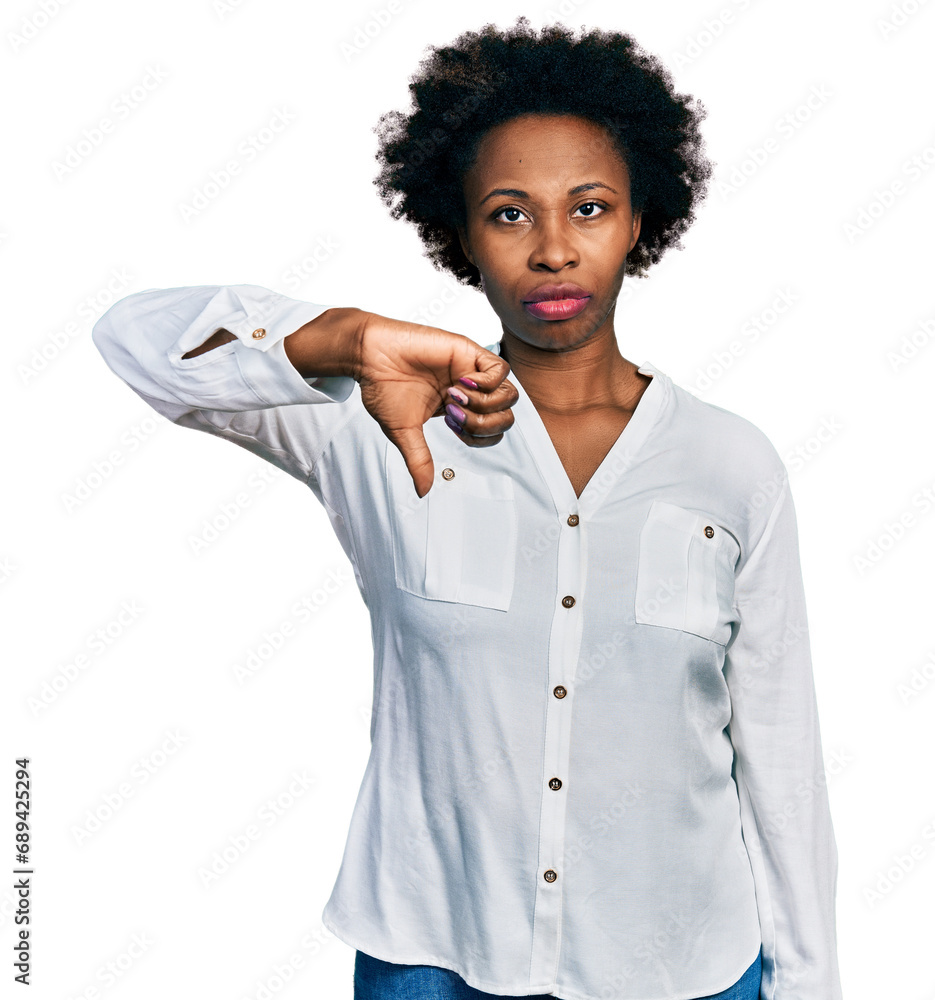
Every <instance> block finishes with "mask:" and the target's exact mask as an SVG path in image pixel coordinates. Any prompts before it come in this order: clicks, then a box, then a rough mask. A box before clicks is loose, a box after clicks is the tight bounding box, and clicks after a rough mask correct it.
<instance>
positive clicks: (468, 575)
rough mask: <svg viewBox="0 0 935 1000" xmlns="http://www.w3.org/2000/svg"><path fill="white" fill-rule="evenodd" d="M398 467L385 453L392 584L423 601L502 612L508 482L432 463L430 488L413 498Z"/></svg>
mask: <svg viewBox="0 0 935 1000" xmlns="http://www.w3.org/2000/svg"><path fill="white" fill-rule="evenodd" d="M388 448H394V446H393V445H392V444H388ZM397 457H398V456H397ZM399 465H400V463H399V462H397V461H396V457H393V456H391V455H390V452H389V451H387V468H386V477H387V487H388V490H389V499H390V504H391V516H392V519H393V558H394V562H395V569H396V584H397V586H398V587H400V588H401V589H402V590H406V591H408V592H410V593H413V594H417V595H418V596H420V597H427V598H429V599H431V600H437V601H452V602H456V603H460V604H475V605H478V606H480V607H487V608H496V609H498V610H500V611H506V610H508V609H509V606H510V600H511V598H512V596H513V584H514V579H515V573H516V548H517V521H516V509H515V507H514V504H513V480H512V479H511V478H510V477H509V476H508V475H505V474H503V473H489V474H488V473H481V472H477V471H474V470H473V469H470V468H468V467H467V466H465V465H461V464H457V465H454V464H449V465H441V464H440V463H439V462H437V461H436V476H435V481H434V482H433V484H432V488H431V489H430V490H429V492H428V493H427V494H426V495H425V496H424V497H422V498H421V499H419V498H418V497H417V496H416V494H415V491H414V490H413V488H412V481H411V477H410V476H409V473H408V471H407V470H406V469H405V463H402V472H400V471H399V468H397V466H399ZM401 491H406V496H405V499H404V498H403V496H402V492H401Z"/></svg>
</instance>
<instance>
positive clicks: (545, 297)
mask: <svg viewBox="0 0 935 1000" xmlns="http://www.w3.org/2000/svg"><path fill="white" fill-rule="evenodd" d="M463 190H464V200H465V209H466V225H465V226H464V227H463V228H459V236H460V238H461V246H462V248H463V249H464V252H465V255H466V256H467V258H468V260H470V261H471V263H473V264H474V266H475V267H477V269H478V270H479V271H480V273H481V275H482V276H483V279H484V292H485V294H486V296H487V299H488V301H489V302H490V304H491V306H492V307H493V309H494V311H495V312H496V313H497V315H498V316H499V317H500V321H501V323H502V324H503V329H504V333H505V334H512V335H513V336H515V337H517V338H518V339H519V340H522V341H524V342H525V343H527V344H529V345H530V346H533V347H537V348H540V349H544V350H567V349H569V348H571V347H575V346H577V345H578V344H581V343H583V342H584V341H586V340H589V339H590V338H593V337H595V336H599V335H605V334H606V335H611V336H612V335H613V311H614V306H615V304H616V301H617V296H618V295H619V293H620V287H621V285H622V283H623V277H624V269H625V266H626V258H627V254H628V253H629V252H630V250H631V249H632V248H633V245H634V244H635V243H636V240H637V237H638V236H639V232H640V219H639V215H638V214H634V213H633V211H632V209H631V206H630V181H629V174H628V172H627V168H626V164H625V163H624V161H623V159H622V157H621V156H620V154H619V153H618V152H617V150H616V149H615V148H614V146H613V143H612V141H611V138H610V135H609V134H608V133H607V131H606V130H605V129H603V128H602V127H601V126H599V125H597V124H595V123H593V122H590V121H588V120H586V119H583V118H577V117H573V116H570V115H540V114H536V115H523V116H521V117H518V118H514V119H511V120H510V121H507V122H504V123H503V124H501V125H497V126H496V127H495V128H493V129H491V130H490V131H489V132H487V133H486V134H485V135H484V137H483V138H482V140H481V142H480V146H479V148H478V154H477V158H476V161H475V162H474V164H473V166H472V167H471V169H470V171H469V172H468V174H467V175H466V177H465V179H464V185H463Z"/></svg>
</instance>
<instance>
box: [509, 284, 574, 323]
mask: <svg viewBox="0 0 935 1000" xmlns="http://www.w3.org/2000/svg"><path fill="white" fill-rule="evenodd" d="M590 301H591V294H590V292H586V291H585V290H584V289H583V288H582V287H581V286H580V285H574V284H571V283H570V282H563V283H562V284H560V285H540V286H539V287H538V288H536V289H534V290H533V291H532V292H530V293H529V298H528V299H523V308H524V309H525V310H526V312H528V313H529V314H530V315H531V316H535V317H536V319H544V320H562V319H571V318H572V317H573V316H577V315H578V313H580V312H581V311H582V310H583V309H584V308H585V306H587V304H588V303H589V302H590Z"/></svg>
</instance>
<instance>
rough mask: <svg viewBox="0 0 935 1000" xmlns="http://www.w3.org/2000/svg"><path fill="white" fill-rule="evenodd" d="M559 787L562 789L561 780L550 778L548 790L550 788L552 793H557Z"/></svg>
mask: <svg viewBox="0 0 935 1000" xmlns="http://www.w3.org/2000/svg"><path fill="white" fill-rule="evenodd" d="M561 787H562V779H561V778H552V779H551V780H550V781H549V788H551V789H552V791H553V792H557V791H558V790H559V789H560V788H561Z"/></svg>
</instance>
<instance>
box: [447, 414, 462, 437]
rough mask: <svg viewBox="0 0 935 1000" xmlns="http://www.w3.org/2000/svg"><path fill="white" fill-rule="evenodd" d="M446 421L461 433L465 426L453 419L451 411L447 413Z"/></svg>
mask: <svg viewBox="0 0 935 1000" xmlns="http://www.w3.org/2000/svg"><path fill="white" fill-rule="evenodd" d="M445 423H446V424H447V425H448V426H449V427H450V428H451V429H452V430H453V431H456V432H457V433H458V434H460V433H461V432H462V431H463V430H464V428H463V427H462V426H461V425H460V424H459V423H458V422H457V420H453V419H452V417H451V414H450V413H446V414H445Z"/></svg>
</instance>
